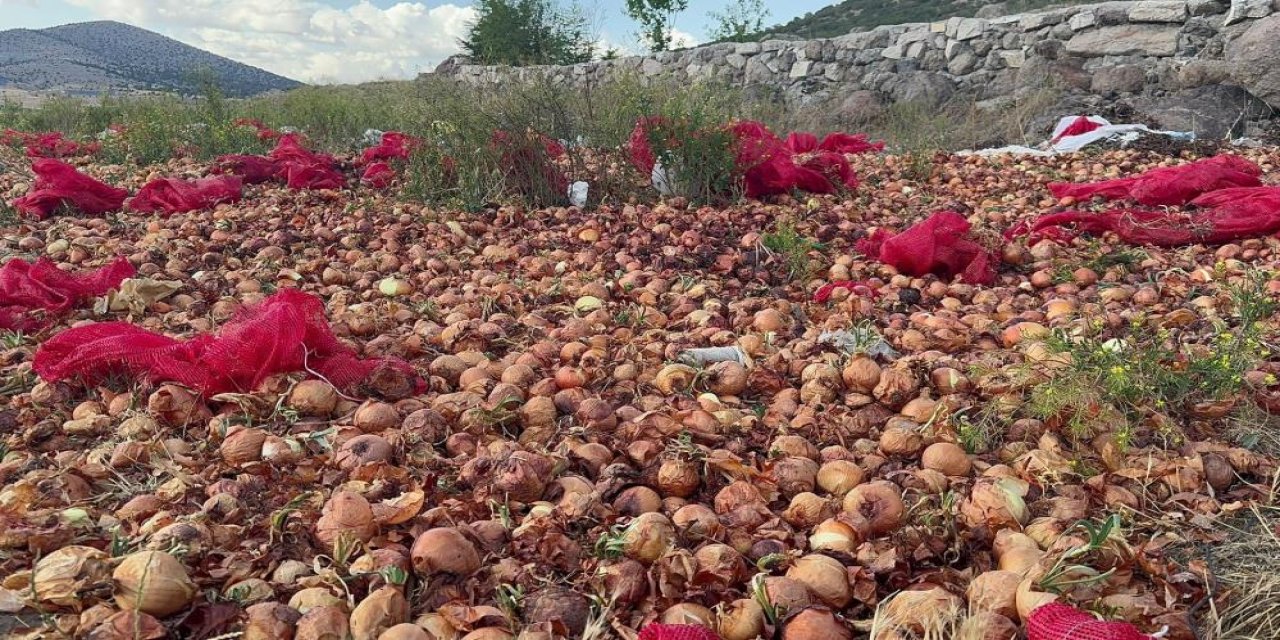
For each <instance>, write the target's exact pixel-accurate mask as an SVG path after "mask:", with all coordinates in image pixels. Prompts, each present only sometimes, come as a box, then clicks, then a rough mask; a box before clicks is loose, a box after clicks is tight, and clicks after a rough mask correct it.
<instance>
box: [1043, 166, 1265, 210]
mask: <svg viewBox="0 0 1280 640" xmlns="http://www.w3.org/2000/svg"><path fill="white" fill-rule="evenodd" d="M1260 175H1262V169H1261V168H1259V167H1258V165H1256V164H1254V163H1252V162H1249V161H1248V160H1245V159H1244V158H1241V157H1239V156H1233V155H1221V156H1215V157H1212V158H1207V159H1205V160H1197V161H1196V162H1192V163H1189V164H1184V165H1180V166H1177V167H1161V168H1159V169H1152V170H1151V171H1148V172H1146V173H1144V174H1142V175H1139V176H1134V177H1131V178H1119V179H1116V180H1103V181H1101V182H1091V183H1086V184H1071V183H1065V182H1055V183H1052V184H1050V185H1049V191H1051V192H1052V193H1053V195H1054V196H1056V197H1058V198H1065V197H1073V198H1076V199H1077V200H1087V199H1089V198H1092V197H1094V196H1100V197H1102V198H1105V199H1107V200H1120V199H1129V200H1133V201H1135V202H1138V203H1139V204H1145V205H1147V206H1151V207H1157V206H1169V205H1180V204H1187V203H1188V202H1191V201H1192V200H1193V199H1195V198H1196V197H1197V196H1200V195H1201V194H1205V193H1209V192H1211V191H1217V190H1218V189H1228V188H1232V187H1257V186H1261V185H1262V181H1261V180H1259V179H1258V176H1260Z"/></svg>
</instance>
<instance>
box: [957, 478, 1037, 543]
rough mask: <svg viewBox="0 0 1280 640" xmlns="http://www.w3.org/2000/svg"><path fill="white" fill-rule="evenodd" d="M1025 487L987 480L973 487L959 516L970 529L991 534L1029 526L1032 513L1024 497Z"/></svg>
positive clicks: (1009, 480) (1007, 480)
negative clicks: (979, 528) (984, 529)
mask: <svg viewBox="0 0 1280 640" xmlns="http://www.w3.org/2000/svg"><path fill="white" fill-rule="evenodd" d="M1026 491H1027V485H1026V483H1024V482H1022V481H1020V480H1015V479H1013V478H995V479H989V478H984V479H982V480H980V481H979V482H978V483H977V484H975V485H974V486H973V489H972V490H971V491H970V492H969V497H968V498H967V499H965V500H964V502H962V503H961V505H960V513H961V515H963V516H964V518H965V520H966V521H967V522H968V523H969V524H970V525H971V526H975V527H976V526H986V527H987V528H989V529H991V530H992V531H995V530H998V529H1004V528H1008V527H1018V526H1021V525H1023V524H1026V522H1027V520H1028V519H1029V518H1030V512H1029V511H1028V510H1027V505H1026V503H1025V502H1023V500H1022V497H1023V496H1024V495H1026Z"/></svg>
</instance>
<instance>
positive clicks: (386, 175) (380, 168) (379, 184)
mask: <svg viewBox="0 0 1280 640" xmlns="http://www.w3.org/2000/svg"><path fill="white" fill-rule="evenodd" d="M395 178H396V172H395V170H394V169H392V168H391V165H389V164H387V163H385V162H374V163H371V164H370V165H369V166H367V167H365V168H364V173H363V174H362V175H361V176H360V182H361V183H362V184H364V185H365V186H367V187H370V188H372V189H385V188H387V187H388V186H390V185H391V181H392V180H395Z"/></svg>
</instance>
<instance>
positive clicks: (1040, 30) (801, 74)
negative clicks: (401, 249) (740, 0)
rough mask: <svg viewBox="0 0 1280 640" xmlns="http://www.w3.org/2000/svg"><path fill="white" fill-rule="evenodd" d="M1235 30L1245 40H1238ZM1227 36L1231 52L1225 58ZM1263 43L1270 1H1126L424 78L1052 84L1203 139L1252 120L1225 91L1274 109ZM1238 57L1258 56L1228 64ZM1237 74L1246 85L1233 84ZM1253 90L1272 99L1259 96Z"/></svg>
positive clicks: (824, 97) (930, 86)
mask: <svg viewBox="0 0 1280 640" xmlns="http://www.w3.org/2000/svg"><path fill="white" fill-rule="evenodd" d="M1273 12H1274V13H1275V14H1276V15H1272V14H1273ZM1246 32H1249V33H1250V37H1245V38H1242V36H1243V35H1245V34H1246ZM1237 40H1240V41H1241V42H1243V43H1245V45H1242V46H1238V47H1235V49H1234V50H1233V49H1232V47H1233V45H1234V43H1235V42H1236V41H1237ZM1277 41H1280V0H1274V2H1273V0H1235V1H1234V2H1227V1H1225V0H1138V1H1134V2H1104V3H1101V4H1095V5H1083V6H1073V7H1069V8H1062V9H1052V10H1045V11H1037V12H1032V13H1025V14H1020V15H1011V16H1003V17H994V18H951V19H949V20H946V21H944V22H935V23H920V24H904V25H894V26H884V27H877V28H875V29H873V30H870V31H862V32H855V33H850V34H848V35H845V36H841V37H838V38H830V39H822V40H808V41H780V40H770V41H765V42H749V43H738V44H732V43H730V44H713V45H707V46H702V47H697V48H693V49H687V50H682V51H671V52H663V53H658V54H654V55H650V56H634V57H627V58H620V59H616V60H606V61H599V62H590V63H584V64H578V65H572V66H563V67H525V68H510V67H491V66H478V65H470V64H467V63H466V60H465V59H462V58H451V59H450V60H447V61H445V62H444V63H442V64H441V65H440V67H439V68H437V69H436V71H435V75H443V76H449V77H454V78H457V79H460V80H463V81H466V82H473V83H493V82H504V81H510V80H513V79H516V80H518V79H528V78H531V77H534V76H542V77H551V78H553V79H555V80H557V81H561V82H567V83H577V84H586V83H590V82H598V81H601V80H603V79H606V78H609V77H611V76H615V75H620V74H631V75H635V76H639V77H641V78H657V77H665V78H674V79H676V80H677V81H680V82H696V81H715V82H720V83H727V84H729V85H734V86H741V87H747V88H750V89H753V90H760V91H765V92H771V93H774V94H777V95H778V96H779V97H780V98H781V99H783V100H786V101H787V102H789V103H812V102H823V101H826V103H827V104H831V105H832V108H833V109H836V110H841V109H843V110H866V109H875V108H877V106H878V105H882V104H884V103H886V102H893V101H899V102H903V101H915V102H922V103H925V104H935V105H936V104H940V103H942V102H943V101H945V100H947V99H948V98H950V97H951V96H953V95H954V94H956V93H963V94H964V95H966V96H971V97H972V98H973V99H975V100H978V101H979V102H980V104H985V105H988V106H993V107H994V106H999V105H1000V104H1001V103H1002V102H1004V101H1007V100H1008V99H1009V98H1011V97H1013V96H1017V95H1019V94H1020V93H1025V92H1028V91H1032V90H1036V89H1039V88H1043V87H1046V86H1054V87H1057V88H1060V89H1063V90H1064V91H1066V92H1067V93H1068V94H1077V95H1091V96H1095V97H1100V98H1104V99H1114V98H1117V97H1120V96H1124V97H1125V98H1126V99H1129V98H1130V97H1131V98H1132V101H1133V102H1135V104H1136V105H1137V106H1136V108H1137V109H1139V110H1143V111H1150V112H1152V113H1155V114H1157V116H1153V117H1154V119H1155V120H1156V121H1157V122H1156V124H1161V125H1165V126H1170V127H1178V126H1181V127H1182V128H1187V127H1188V126H1189V127H1190V128H1197V129H1200V130H1201V132H1202V133H1204V134H1207V135H1215V136H1216V135H1220V134H1224V133H1225V132H1224V131H1220V129H1222V128H1223V126H1228V125H1229V124H1230V123H1229V122H1228V123H1224V122H1223V120H1224V118H1225V119H1227V120H1230V119H1231V113H1232V112H1233V111H1237V110H1243V111H1248V112H1250V114H1251V115H1250V117H1253V116H1254V115H1256V112H1258V111H1260V110H1262V109H1263V107H1264V105H1263V104H1261V103H1259V102H1258V101H1257V100H1255V99H1254V96H1251V95H1249V94H1248V93H1245V92H1244V91H1241V90H1240V89H1239V88H1238V87H1244V88H1245V89H1249V90H1250V91H1252V92H1253V94H1255V95H1256V96H1257V97H1260V98H1263V99H1265V100H1266V101H1268V102H1270V103H1271V105H1272V106H1276V107H1280V82H1277V81H1275V80H1272V79H1270V75H1271V74H1272V73H1280V72H1277V71H1274V70H1273V69H1272V67H1273V66H1275V67H1280V64H1277V62H1280V58H1276V57H1275V55H1276V54H1277V53H1280V51H1274V50H1272V49H1273V48H1274V47H1276V46H1280V45H1272V43H1275V42H1277ZM1250 42H1251V43H1252V44H1249V43H1250ZM1228 54H1230V56H1231V58H1232V63H1231V64H1228V63H1227V62H1226V60H1227V57H1228ZM1241 55H1246V56H1248V55H1252V56H1254V57H1255V58H1259V59H1257V60H1255V61H1254V62H1255V64H1253V65H1252V66H1250V65H1249V64H1244V65H1241V64H1240V60H1238V58H1239V56H1241ZM1245 62H1246V63H1247V62H1248V61H1245ZM1237 67H1242V69H1237ZM1241 70H1244V71H1248V73H1241V72H1240V71H1241ZM1250 74H1252V76H1256V77H1242V76H1249V75H1250ZM1264 76H1265V78H1264ZM1260 82H1261V83H1262V84H1267V83H1271V84H1275V85H1276V86H1275V90H1274V91H1270V92H1269V91H1268V90H1265V89H1259V88H1258V87H1257V86H1256V85H1258V84H1259V83H1260ZM1204 110H1209V111H1215V112H1216V114H1215V115H1214V116H1213V117H1210V114H1208V113H1207V112H1205V113H1201V111H1204ZM1235 119H1236V120H1241V119H1240V118H1235ZM1245 119H1247V118H1245ZM1209 120H1214V121H1215V124H1209V122H1208V121H1209ZM1237 128H1238V127H1237ZM1237 133H1238V131H1237Z"/></svg>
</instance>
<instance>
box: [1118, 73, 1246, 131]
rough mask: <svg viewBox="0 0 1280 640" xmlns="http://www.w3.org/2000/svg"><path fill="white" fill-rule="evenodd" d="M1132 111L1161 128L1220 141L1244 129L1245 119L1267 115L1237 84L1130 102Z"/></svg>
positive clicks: (1136, 99) (1202, 88)
mask: <svg viewBox="0 0 1280 640" xmlns="http://www.w3.org/2000/svg"><path fill="white" fill-rule="evenodd" d="M1129 105H1130V106H1132V107H1133V109H1134V111H1136V112H1138V113H1139V114H1142V115H1143V116H1145V117H1146V118H1147V119H1149V120H1152V121H1153V122H1154V123H1155V124H1156V125H1157V126H1159V127H1160V128H1161V129H1168V130H1170V131H1192V132H1194V133H1195V134H1196V137H1197V138H1206V139H1210V140H1223V139H1227V138H1230V137H1234V136H1235V135H1237V134H1238V133H1240V132H1241V131H1242V130H1243V125H1244V123H1245V122H1246V121H1247V120H1251V119H1257V118H1260V117H1264V116H1266V115H1267V114H1268V113H1269V111H1270V108H1269V107H1268V106H1267V105H1266V103H1263V102H1262V101H1260V100H1258V99H1257V98H1255V97H1253V96H1251V95H1249V92H1247V91H1245V90H1243V89H1241V88H1239V87H1229V86H1224V85H1213V86H1207V87H1199V88H1196V89H1186V90H1182V91H1178V92H1175V93H1172V94H1169V95H1164V96H1158V97H1153V96H1139V97H1136V98H1133V99H1131V100H1130V101H1129Z"/></svg>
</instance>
